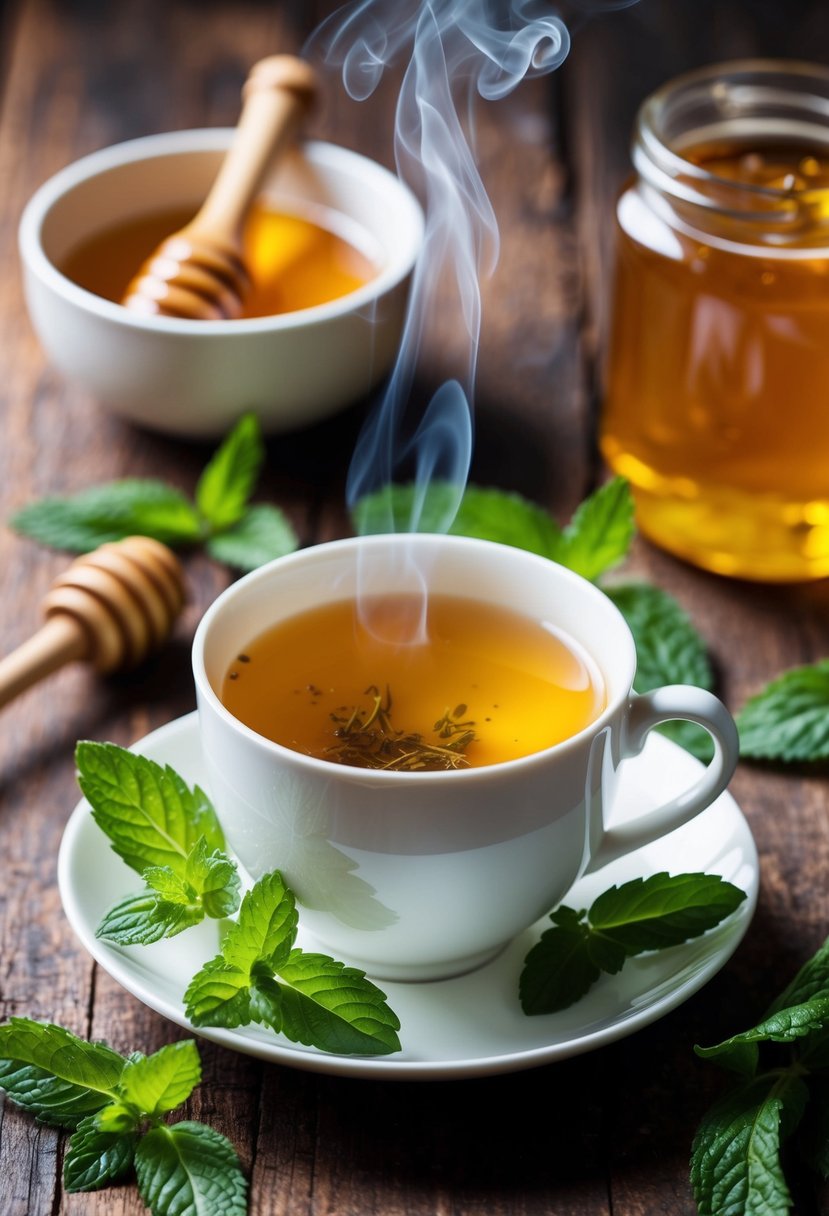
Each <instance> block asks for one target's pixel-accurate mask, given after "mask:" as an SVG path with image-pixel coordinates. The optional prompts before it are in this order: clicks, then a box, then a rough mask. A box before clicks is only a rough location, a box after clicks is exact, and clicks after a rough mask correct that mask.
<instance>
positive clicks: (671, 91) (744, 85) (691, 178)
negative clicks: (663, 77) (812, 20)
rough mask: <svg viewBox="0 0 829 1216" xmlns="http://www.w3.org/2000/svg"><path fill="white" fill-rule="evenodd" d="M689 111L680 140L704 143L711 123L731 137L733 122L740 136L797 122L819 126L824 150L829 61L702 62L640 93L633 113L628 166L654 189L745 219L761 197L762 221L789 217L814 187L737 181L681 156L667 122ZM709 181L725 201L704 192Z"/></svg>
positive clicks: (776, 222)
mask: <svg viewBox="0 0 829 1216" xmlns="http://www.w3.org/2000/svg"><path fill="white" fill-rule="evenodd" d="M706 107H707V113H706ZM764 114H765V115H766V117H761V116H762V115H764ZM689 116H693V118H694V120H695V121H696V122H697V123H698V124H699V123H702V126H698V127H697V128H696V129H694V128H691V129H690V132H686V133H685V135H686V137H685V144H686V146H694V145H696V146H699V144H700V143H703V142H706V138H705V135H706V134H707V136H708V139H712V137H713V133H714V132H716V131H717V130H718V129H719V130H720V131H722V133H723V134H724V133H725V129H726V128H728V127H730V128H731V132H730V134H731V136H732V138H733V135H734V128H735V127H737V128H739V129H740V130H741V133H742V134H743V136H744V137H745V136H748V135H751V134H755V135H758V136H761V137H762V138H764V139H765V141H766V142H768V140H769V137H770V135H771V136H773V135H774V134H775V133H777V134H778V135H779V137H780V138H781V139H782V140H784V141H785V139H786V137H787V136H788V137H789V138H791V137H792V135H793V134H794V131H795V128H796V127H797V126H798V124H799V125H800V126H801V127H802V128H805V127H809V126H811V127H812V128H813V129H816V128H818V127H819V128H820V129H821V131H822V132H823V141H824V142H825V143H826V144H827V148H828V149H829V68H827V67H824V66H823V65H821V64H817V63H811V62H809V61H805V60H796V59H762V58H757V59H734V60H727V61H725V62H722V63H715V64H707V65H705V66H703V67H700V68H695V69H692V70H691V71H688V72H684V73H682V74H680V75H678V76H675V77H673V78H672V79H671V80H669V81H667V82H666V83H664V84H663V85H661V86H660V87H659V88H657V89H656V90H655V91H654V92H652V93H651V94H649V96H647V97H646V98H645V100H644V101H643V102H642V103H641V105H640V106H639V109H638V111H637V114H636V119H635V123H634V133H633V152H632V158H633V162H634V166H635V168H636V170H637V172H638V173H639V175H640V176H641V177H643V178H644V179H645V180H646V181H648V182H649V183H650V184H651V185H653V186H655V187H656V188H657V189H658V190H659V191H660V192H661V193H664V194H667V195H669V196H671V197H673V198H675V199H678V200H680V201H682V202H686V203H691V204H695V205H697V206H700V207H704V208H705V209H706V210H714V211H717V212H720V213H722V214H727V215H732V216H734V217H735V218H736V217H741V218H750V216H751V214H752V204H753V203H756V204H760V205H762V204H763V203H766V204H767V206H766V207H763V208H762V217H763V220H764V222H765V223H769V224H771V225H773V226H775V227H779V226H780V225H781V224H783V225H786V224H790V223H791V221H792V218H793V216H796V215H797V214H798V211H799V203H798V199H799V198H800V199H801V200H802V198H803V196H804V194H806V193H809V192H810V191H811V192H813V191H814V189H815V188H814V187H806V189H805V190H804V189H792V188H787V187H783V186H771V185H762V184H759V183H750V182H739V181H735V180H734V179H733V178H726V177H724V176H722V175H719V174H717V173H714V172H712V171H711V170H710V169H708V168H706V167H705V166H703V165H700V164H697V163H696V162H694V161H692V160H690V159H688V158H687V157H685V156H683V155H682V141H681V139H678V137H677V136H676V134H674V136H673V138H672V137H671V133H670V130H669V128H670V123H671V121H674V122H676V121H677V119H680V120H681V119H682V118H688V117H689ZM703 116H704V120H703ZM801 137H802V136H801ZM713 185H716V186H717V187H718V188H720V190H721V192H722V193H724V195H725V197H727V198H728V200H729V204H724V203H723V201H722V198H721V199H720V201H717V200H713V199H712V198H710V197H709V196H708V195H707V194H706V192H705V187H706V186H709V187H710V186H713ZM768 204H771V206H772V208H773V209H770V208H769V206H768Z"/></svg>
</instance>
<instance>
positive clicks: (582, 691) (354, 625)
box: [220, 593, 604, 772]
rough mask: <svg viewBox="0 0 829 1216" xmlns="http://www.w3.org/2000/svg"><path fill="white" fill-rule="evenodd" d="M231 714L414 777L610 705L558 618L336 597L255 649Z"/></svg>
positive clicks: (496, 759)
mask: <svg viewBox="0 0 829 1216" xmlns="http://www.w3.org/2000/svg"><path fill="white" fill-rule="evenodd" d="M220 695H221V699H222V701H223V703H224V705H225V706H226V707H227V709H229V710H230V712H231V713H232V714H233V715H234V717H236V718H238V719H239V721H240V722H244V723H245V725H246V726H249V727H251V729H252V730H255V731H257V732H258V734H260V735H264V736H265V737H266V738H268V739H272V740H273V741H274V742H275V743H281V744H282V745H283V746H284V747H290V748H292V749H293V750H294V751H298V752H302V753H304V754H305V755H308V756H316V757H317V758H318V759H319V760H331V761H334V762H336V763H340V764H352V765H357V766H359V767H363V768H371V769H385V770H388V771H392V770H395V771H399V772H417V771H423V770H430V769H432V770H435V769H436V770H441V769H443V770H447V769H460V768H469V767H476V766H478V765H484V764H498V763H500V762H502V761H504V760H514V759H516V758H517V757H519V756H526V755H528V754H529V753H530V752H536V751H543V750H544V748H547V747H552V746H553V744H555V743H560V742H561V741H562V740H563V739H567V738H569V736H570V735H575V734H577V733H578V732H579V731H580V730H583V729H584V728H585V727H586V726H587V725H588V724H589V723H590V722H592V721H593V719H594V718H595V717H596V716H597V715H598V714H599V712H600V710H601V709H602V708H603V707H604V684H603V680H602V677H601V674H600V672H599V671H598V669H597V667H596V665H595V663H594V662H593V660H592V659H591V658H590V656H589V655H588V654H587V653H586V652H585V651H584V650H583V649H582V648H581V647H580V646H579V645H578V643H576V642H575V641H574V640H572V639H570V638H567V637H565V636H564V635H562V633H561V631H560V630H559V629H557V628H556V626H555V625H554V624H552V623H551V622H549V621H540V620H535V619H533V618H531V617H528V616H525V615H524V614H523V613H520V612H516V611H514V610H513V609H511V608H505V607H502V606H501V605H498V604H486V603H480V602H477V601H475V600H470V599H467V598H466V597H463V596H447V595H430V596H428V597H427V598H426V599H425V600H424V597H423V594H422V593H419V594H414V595H399V594H392V595H387V596H382V597H377V596H372V597H364V598H363V599H362V600H360V599H350V600H336V601H334V602H332V603H330V604H323V605H320V606H317V607H314V608H312V609H310V610H309V611H307V612H302V613H299V614H297V615H296V616H292V617H289V618H287V619H286V620H284V621H281V622H280V623H279V624H277V625H274V626H273V627H271V628H270V629H268V630H266V631H265V632H264V633H262V634H260V635H259V636H258V637H256V638H254V639H252V640H251V641H249V642H247V643H246V645H245V646H244V649H243V650H242V651H241V652H240V653H239V654H238V655H236V656H235V658H234V659H233V661H232V662H231V664H230V667H229V668H228V671H227V674H226V676H225V678H224V680H223V682H222V688H221V694H220Z"/></svg>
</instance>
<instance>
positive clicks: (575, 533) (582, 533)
mask: <svg viewBox="0 0 829 1216" xmlns="http://www.w3.org/2000/svg"><path fill="white" fill-rule="evenodd" d="M457 494H458V491H457V487H456V486H454V485H452V484H450V483H447V482H441V481H435V482H432V484H431V485H430V486H429V487H428V488H427V489H426V490H425V491H424V490H421V489H419V488H418V487H417V486H415V485H412V484H408V485H397V484H389V485H387V486H384V487H383V489H381V490H378V491H376V492H375V493H373V494H369V495H366V496H365V497H364V498H361V499H360V500H359V501H358V502H357V503H356V504H355V506H354V510H353V513H352V519H353V523H354V526H355V528H356V530H357V532H358V533H359V534H360V535H366V534H367V533H374V532H405V531H409V530H410V520H411V519H413V518H414V517H415V503H417V506H418V509H419V517H418V518H419V530H420V531H421V532H433V531H440V530H442V528H441V526H440V525H441V521H443V520H445V518H446V516H447V512H448V509H449V507H450V506H451V504H452V503H453V502H454V500H455V499H456V498H457ZM449 533H450V535H453V536H474V537H478V538H479V539H481V540H492V541H497V542H498V543H499V544H502V545H512V546H513V547H514V548H516V549H528V550H529V551H530V552H531V553H537V554H538V555H539V556H540V557H548V558H550V560H551V561H557V562H560V563H561V564H562V565H565V566H569V567H570V569H573V570H577V571H578V573H580V574H583V575H584V577H585V578H589V579H595V578H598V576H599V575H600V574H603V573H605V571H607V570H609V569H611V568H612V567H613V566H615V565H616V564H617V563H619V562H620V561H622V560H623V559H624V557H625V556H626V555H627V552H628V549H629V548H630V544H631V541H632V539H633V534H634V525H633V502H632V499H631V496H630V493H629V490H628V487H627V482H626V481H625V480H624V479H623V478H621V477H616V478H614V479H613V480H612V481H610V482H608V483H607V484H606V485H604V486H602V487H601V488H600V489H599V490H597V491H596V493H595V494H593V495H591V496H590V498H588V499H585V501H584V502H583V503H582V504H581V505H580V506H579V508H578V509H577V510H576V512H575V514H574V516H573V519H572V521H571V523H570V524H569V525H568V526H567V527H565V528H561V527H559V525H558V524H557V523H556V521H555V520H554V519H553V517H552V516H551V515H550V514H549V512H547V511H544V510H542V508H541V507H538V506H536V505H535V503H531V502H529V501H528V500H527V499H526V498H522V496H521V495H520V494H515V493H509V492H506V491H504V490H494V489H485V488H482V487H480V486H475V485H468V486H467V487H466V489H465V491H464V493H463V497H462V498H461V501H460V505H459V507H458V509H457V513H456V515H455V518H454V520H453V522H452V524H451V526H450V528H449Z"/></svg>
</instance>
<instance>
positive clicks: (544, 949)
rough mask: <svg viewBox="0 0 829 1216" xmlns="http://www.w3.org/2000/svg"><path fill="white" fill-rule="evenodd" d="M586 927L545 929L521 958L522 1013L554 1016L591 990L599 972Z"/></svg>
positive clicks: (570, 925) (564, 925) (571, 925)
mask: <svg viewBox="0 0 829 1216" xmlns="http://www.w3.org/2000/svg"><path fill="white" fill-rule="evenodd" d="M589 938H590V928H589V926H588V925H586V924H584V923H582V922H580V921H576V922H573V921H572V920H570V921H567V922H565V923H559V924H557V925H556V926H555V927H554V928H552V929H546V930H545V931H544V933H542V935H541V938H540V940H539V941H538V942H536V944H535V945H534V946H533V948H532V949H531V950H530V952H529V954H528V955H527V956H526V958H525V959H524V967H523V970H522V972H521V976H520V979H519V981H518V998H519V1000H520V1001H521V1008H522V1009H523V1010H524V1013H526V1014H528V1015H530V1016H532V1015H535V1014H542V1013H557V1012H558V1011H559V1010H561V1009H567V1008H568V1006H570V1005H573V1004H575V1002H576V1001H578V1000H580V999H581V997H583V996H584V994H585V993H586V992H587V991H588V990H589V989H590V988H592V987H593V985H594V984H595V982H596V980H597V979H598V978H599V976H600V975H601V972H602V969H601V967H599V966H598V964H597V963H596V962H595V961H594V960H593V958H592V957H591V955H590V950H589V948H588V942H589Z"/></svg>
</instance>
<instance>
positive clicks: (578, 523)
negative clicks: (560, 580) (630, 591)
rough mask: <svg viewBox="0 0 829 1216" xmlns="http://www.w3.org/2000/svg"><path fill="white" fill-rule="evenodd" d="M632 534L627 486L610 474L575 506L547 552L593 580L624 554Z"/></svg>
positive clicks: (617, 561)
mask: <svg viewBox="0 0 829 1216" xmlns="http://www.w3.org/2000/svg"><path fill="white" fill-rule="evenodd" d="M634 535H635V526H634V522H633V496H632V494H631V492H630V486H629V484H628V482H627V480H626V479H625V478H624V477H613V478H612V479H611V480H610V481H608V482H606V483H605V484H604V485H603V486H600V487H599V489H598V490H596V491H595V493H593V494H591V495H590V496H589V498H586V499H585V500H584V502H582V503H581V504H580V505H579V506H578V507H577V508H576V511H575V512H574V514H573V518H572V519H571V520H570V523H569V524H568V525H567V527H566V528H565V529H564V531H563V532H562V534H561V537H560V539H559V542H558V544H557V545H556V547H555V549H554V550H553V552H552V553H551V554H550V556H551V557H552V558H553V559H554V560H555V561H557V562H560V563H561V565H562V566H567V567H569V569H571V570H575V572H576V574H580V575H582V577H583V578H586V579H589V580H590V581H591V582H595V581H596V579H597V578H599V576H600V575H602V574H604V573H605V572H606V571H607V570H610V569H611V568H612V567H613V566H617V565H618V564H619V562H621V561H623V560H624V558H625V557H627V555H628V551H629V550H630V546H631V544H632V542H633V537H634Z"/></svg>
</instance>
